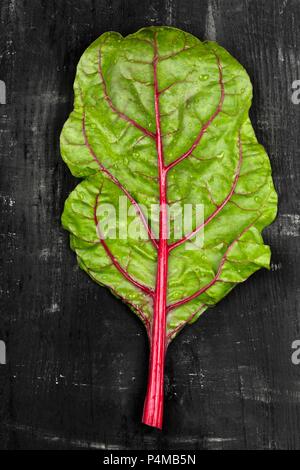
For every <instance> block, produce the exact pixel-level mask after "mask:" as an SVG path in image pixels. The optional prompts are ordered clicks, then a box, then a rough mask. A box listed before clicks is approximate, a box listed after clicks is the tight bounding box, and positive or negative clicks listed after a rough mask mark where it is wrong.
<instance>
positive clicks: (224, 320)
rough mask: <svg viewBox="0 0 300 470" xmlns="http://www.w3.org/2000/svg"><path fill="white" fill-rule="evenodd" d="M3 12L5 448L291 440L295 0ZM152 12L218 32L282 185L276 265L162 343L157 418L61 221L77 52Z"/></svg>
mask: <svg viewBox="0 0 300 470" xmlns="http://www.w3.org/2000/svg"><path fill="white" fill-rule="evenodd" d="M0 14H1V32H0V40H1V44H0V59H1V66H0V79H2V80H4V81H5V83H6V86H7V104H6V105H0V126H1V127H0V138H1V140H0V154H1V167H2V169H1V191H0V202H1V231H0V235H1V261H2V264H1V317H0V339H2V340H5V341H6V344H7V349H8V351H7V352H8V363H7V365H0V448H3V449H29V448H31V449H32V448H33V449H69V448H87V447H92V448H126V449H130V448H135V449H136V448H142V449H144V448H147V449H159V448H162V449H270V448H280V449H300V365H299V366H296V365H293V364H292V362H291V354H292V349H291V344H292V342H293V341H294V340H296V339H300V312H299V300H300V291H299V276H300V269H299V265H300V257H299V255H300V249H299V235H300V228H299V226H300V217H299V177H300V170H299V161H300V152H299V143H300V141H299V135H300V133H299V126H300V104H299V105H295V104H293V103H292V101H291V94H292V83H293V81H294V80H297V79H300V61H299V57H300V26H299V25H300V2H299V0H284V1H283V0H281V1H279V0H266V1H260V0H203V1H200V0H189V1H186V0H165V1H159V0H156V1H149V0H147V1H146V0H134V1H131V0H123V1H122V0H112V1H105V0H98V1H96V0H73V1H72V0H64V1H63V2H62V1H56V0H52V1H46V0H31V1H29V0H2V1H1V4H0ZM154 24H155V25H157V24H167V25H174V26H177V27H179V28H182V29H185V30H187V31H190V32H191V33H193V34H195V35H197V36H198V37H199V38H209V39H214V40H217V41H218V42H219V43H220V44H221V45H223V46H225V47H226V48H227V49H228V50H229V51H230V52H231V53H232V54H233V55H234V56H235V57H236V58H237V59H238V60H239V61H240V62H241V63H242V64H243V65H244V66H245V67H246V69H247V70H248V72H249V74H250V76H251V79H252V81H253V85H254V102H253V107H252V112H251V115H252V120H253V124H254V127H255V129H256V131H257V135H258V138H259V140H260V141H261V142H262V143H263V144H264V145H265V146H266V148H267V150H268V152H269V155H270V158H271V162H272V167H273V171H274V179H275V183H276V187H277V190H278V192H279V198H280V199H279V201H280V205H279V216H278V219H277V221H276V223H274V224H273V225H272V227H270V228H269V229H268V230H266V232H265V238H266V239H267V241H268V242H269V243H270V244H271V246H272V250H273V262H272V270H271V272H270V273H269V272H267V271H261V272H259V273H257V274H255V275H254V276H253V277H252V278H251V279H249V280H248V281H247V282H246V283H244V284H243V285H240V286H239V287H237V288H236V289H235V290H234V291H233V292H232V293H231V294H230V295H229V296H228V297H227V298H226V299H225V300H224V301H222V302H221V303H220V304H219V305H218V306H217V307H216V308H214V309H213V310H211V311H209V313H207V314H205V315H204V316H203V318H201V319H200V320H199V321H198V322H197V323H196V324H194V325H193V326H192V327H188V328H186V330H185V331H184V332H183V333H182V334H180V336H179V337H178V338H177V340H176V341H175V342H174V343H173V344H172V345H171V347H170V349H169V351H168V356H167V367H166V404H165V427H164V430H163V432H161V433H160V432H158V431H155V430H151V429H148V428H145V427H144V426H142V425H141V424H140V416H141V412H142V405H143V398H144V393H145V387H146V374H147V356H148V346H147V341H146V337H145V333H144V331H143V329H142V326H141V325H140V324H139V322H138V321H137V319H136V318H135V317H134V315H132V314H131V312H130V311H129V310H128V309H127V308H126V307H125V306H124V305H123V304H122V303H120V302H119V301H117V300H116V299H114V298H113V297H112V296H111V295H110V293H109V292H108V291H107V290H105V289H102V288H100V287H98V286H97V285H96V284H94V283H93V282H92V281H91V280H90V279H89V278H88V276H86V275H85V274H84V273H83V272H82V271H80V270H79V269H78V267H77V264H76V261H75V258H74V255H73V254H72V252H71V250H70V249H69V246H68V236H67V234H66V233H65V232H64V231H63V230H62V228H61V225H60V215H61V212H62V208H63V203H64V200H65V198H66V197H67V195H68V194H69V193H70V191H71V190H72V189H73V188H74V187H75V185H76V181H75V179H74V178H73V177H72V176H71V175H70V173H69V170H68V169H67V167H66V166H65V165H64V164H63V162H62V160H61V158H60V155H59V134H60V130H61V128H62V125H63V123H64V121H65V120H66V118H67V116H68V113H69V112H70V110H71V109H72V84H73V80H74V74H75V67H76V64H77V61H78V59H79V57H80V55H81V54H82V52H83V51H84V49H85V48H86V47H87V46H88V45H89V44H90V43H91V42H92V41H93V40H94V39H95V38H96V37H97V36H99V35H100V34H101V33H103V32H104V31H107V30H116V31H120V32H121V33H123V34H127V33H131V32H134V31H135V30H137V29H138V28H140V27H142V26H145V25H154Z"/></svg>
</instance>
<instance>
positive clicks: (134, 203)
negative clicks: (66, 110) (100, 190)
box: [82, 112, 158, 248]
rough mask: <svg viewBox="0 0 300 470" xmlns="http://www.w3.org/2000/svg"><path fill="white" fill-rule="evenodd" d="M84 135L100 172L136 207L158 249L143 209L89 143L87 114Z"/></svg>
mask: <svg viewBox="0 0 300 470" xmlns="http://www.w3.org/2000/svg"><path fill="white" fill-rule="evenodd" d="M82 133H83V137H84V143H85V145H86V147H87V148H88V150H89V152H90V154H91V156H92V157H93V160H94V161H95V162H96V163H97V165H98V166H99V168H100V170H101V171H102V172H103V173H105V174H106V175H107V176H108V177H109V178H110V180H111V181H113V182H114V183H115V185H116V186H118V188H120V189H121V191H123V193H124V194H125V196H127V198H128V199H129V201H130V202H131V204H132V205H133V206H134V207H135V209H136V212H137V214H138V215H139V216H140V219H141V221H142V223H143V225H144V227H145V229H146V231H147V233H148V235H149V237H150V240H151V241H152V243H153V245H154V246H155V248H158V243H157V241H156V239H155V235H154V233H153V232H152V230H151V228H150V226H149V224H148V221H147V220H146V217H145V215H144V213H143V211H142V209H141V208H140V206H139V204H138V202H137V201H136V200H135V199H134V198H133V196H132V195H131V194H130V193H129V191H127V189H126V188H125V187H124V186H123V185H122V183H121V182H120V181H119V180H118V179H117V178H116V177H115V176H114V175H113V174H112V173H111V172H110V171H109V170H108V169H107V168H106V167H105V166H104V165H102V163H101V162H100V160H99V158H98V157H97V155H96V154H95V152H94V150H93V147H92V146H91V144H90V143H89V140H88V136H87V132H86V126H85V112H83V117H82Z"/></svg>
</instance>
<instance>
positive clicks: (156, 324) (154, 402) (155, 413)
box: [142, 35, 168, 429]
mask: <svg viewBox="0 0 300 470" xmlns="http://www.w3.org/2000/svg"><path fill="white" fill-rule="evenodd" d="M157 62H158V53H157V41H156V35H155V37H154V58H153V75H154V99H155V119H156V149H157V159H158V172H159V196H160V197H159V198H160V215H159V243H158V265H157V274H156V286H155V292H154V312H153V324H152V332H151V344H150V364H149V377H148V387H147V394H146V398H145V404H144V413H143V419H142V421H143V423H144V424H147V425H148V426H153V427H155V428H158V429H161V428H162V422H163V404H164V368H165V352H166V300H167V283H168V217H167V215H168V214H167V181H166V177H167V172H166V168H165V165H164V156H163V146H162V137H161V125H160V110H159V90H158V80H157Z"/></svg>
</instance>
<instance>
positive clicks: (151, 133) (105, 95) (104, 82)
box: [98, 50, 156, 139]
mask: <svg viewBox="0 0 300 470" xmlns="http://www.w3.org/2000/svg"><path fill="white" fill-rule="evenodd" d="M98 72H99V76H100V79H101V83H102V87H103V93H104V99H105V100H106V101H107V103H108V105H109V107H110V108H111V109H112V111H113V112H114V113H116V114H117V115H118V116H119V117H120V118H121V119H123V120H124V121H127V122H129V123H130V124H132V125H133V126H134V127H136V128H137V129H139V130H140V131H141V132H143V134H145V135H147V136H148V137H151V139H155V138H156V136H155V134H154V133H153V132H151V131H149V130H148V129H146V128H145V127H143V126H141V125H140V124H139V123H138V122H136V121H135V120H134V119H131V118H130V117H129V116H127V114H125V113H123V112H122V111H120V110H119V109H118V108H116V106H115V105H114V104H113V102H112V99H111V98H110V96H109V94H108V92H107V86H106V81H105V78H104V75H103V70H102V61H101V50H99V61H98Z"/></svg>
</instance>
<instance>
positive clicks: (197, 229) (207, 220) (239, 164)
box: [169, 134, 243, 251]
mask: <svg viewBox="0 0 300 470" xmlns="http://www.w3.org/2000/svg"><path fill="white" fill-rule="evenodd" d="M238 146H239V160H238V165H237V169H236V172H235V177H234V180H233V183H232V186H231V188H230V191H229V193H228V194H227V196H226V197H225V199H224V201H223V202H222V203H221V204H220V205H219V206H217V208H216V210H215V211H214V212H213V213H212V214H211V215H210V216H209V217H208V218H207V219H206V220H205V221H204V222H203V223H202V224H200V225H199V226H198V227H197V228H195V230H193V231H192V232H190V233H188V234H187V235H186V236H184V237H183V238H182V239H181V240H178V241H176V242H174V243H171V244H170V245H169V251H171V250H173V249H174V248H176V247H177V246H180V245H182V243H184V242H186V241H187V240H189V239H190V238H192V237H193V236H194V235H196V234H197V233H198V232H199V231H200V230H202V229H203V228H204V227H206V225H208V224H209V222H211V221H212V220H213V219H214V218H215V217H216V216H217V215H218V214H219V212H221V210H222V209H223V208H224V207H225V206H226V204H227V203H228V202H229V201H230V199H231V198H232V196H233V194H234V191H235V188H236V186H237V183H238V180H239V177H240V172H241V166H242V161H243V149H242V143H241V136H240V134H239V137H238Z"/></svg>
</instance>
